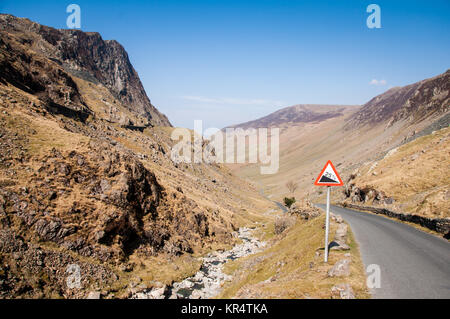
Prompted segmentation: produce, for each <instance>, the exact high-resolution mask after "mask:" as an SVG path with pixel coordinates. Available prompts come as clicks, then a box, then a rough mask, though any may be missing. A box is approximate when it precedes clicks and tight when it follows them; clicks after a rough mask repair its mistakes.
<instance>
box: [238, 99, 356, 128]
mask: <svg viewBox="0 0 450 319" xmlns="http://www.w3.org/2000/svg"><path fill="white" fill-rule="evenodd" d="M352 107H353V106H348V105H319V104H299V105H293V106H289V107H285V108H283V109H281V110H278V111H276V112H274V113H271V114H269V115H267V116H264V117H261V118H259V119H257V120H253V121H249V122H245V123H242V124H237V125H234V126H231V127H234V128H243V129H247V128H261V127H267V128H268V127H279V126H292V125H297V124H300V123H313V122H321V121H324V120H327V119H331V118H336V117H340V116H342V115H343V113H344V111H346V110H348V109H350V108H352Z"/></svg>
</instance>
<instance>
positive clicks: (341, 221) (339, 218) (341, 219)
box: [335, 215, 344, 224]
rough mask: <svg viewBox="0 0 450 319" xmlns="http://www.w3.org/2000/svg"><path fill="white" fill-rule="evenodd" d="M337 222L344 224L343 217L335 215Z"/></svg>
mask: <svg viewBox="0 0 450 319" xmlns="http://www.w3.org/2000/svg"><path fill="white" fill-rule="evenodd" d="M335 221H336V223H338V224H342V223H343V222H344V219H343V218H342V217H341V215H335Z"/></svg>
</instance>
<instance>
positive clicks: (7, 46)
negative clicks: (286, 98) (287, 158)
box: [0, 15, 274, 298]
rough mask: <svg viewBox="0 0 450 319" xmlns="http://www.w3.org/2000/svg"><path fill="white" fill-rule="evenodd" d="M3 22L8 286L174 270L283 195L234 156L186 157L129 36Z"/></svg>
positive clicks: (1, 203)
mask: <svg viewBox="0 0 450 319" xmlns="http://www.w3.org/2000/svg"><path fill="white" fill-rule="evenodd" d="M0 24H1V29H0V66H1V67H0V154H1V157H0V185H1V187H0V298H12V297H28V298H38V297H47V298H48V297H54V298H60V297H69V298H72V297H76V298H83V297H86V296H87V294H88V292H89V291H92V290H97V291H99V292H101V294H102V295H103V296H104V297H108V298H112V297H129V296H131V295H132V293H135V292H136V290H137V289H138V288H136V287H137V285H138V284H139V287H140V288H139V289H147V288H151V287H152V286H154V285H161V284H171V283H172V282H173V281H174V280H180V279H182V278H185V277H187V276H190V275H191V274H192V273H195V272H196V271H197V270H198V268H199V267H200V264H201V263H200V262H199V260H198V259H197V258H198V257H199V256H201V255H203V254H205V253H206V252H208V251H211V250H213V249H218V248H225V247H229V246H230V245H233V244H234V243H235V242H236V240H237V239H236V238H235V237H233V235H232V233H233V232H234V231H235V230H236V229H237V228H239V227H240V226H242V225H246V224H248V223H252V222H253V221H255V220H259V221H263V220H265V217H263V216H261V215H260V212H263V211H267V210H268V209H270V208H274V205H273V204H272V203H270V202H269V201H267V200H266V199H264V198H263V197H261V196H260V195H259V193H258V192H257V190H256V189H254V188H253V187H252V186H250V185H248V184H246V183H245V182H243V181H241V180H240V179H238V178H235V177H234V176H232V175H231V174H230V172H229V170H228V169H227V168H226V167H223V166H220V165H203V164H198V165H192V164H174V163H173V162H172V160H171V159H170V150H171V146H172V144H173V143H174V142H173V141H172V140H171V139H170V133H171V131H172V128H171V127H168V126H169V125H170V123H169V122H168V121H167V120H166V119H165V117H164V116H163V115H161V114H160V113H159V112H158V111H157V110H156V109H155V108H154V107H153V106H151V104H150V102H149V100H148V98H147V96H146V94H145V92H144V91H143V88H142V85H141V84H140V81H139V78H138V77H137V74H136V72H135V71H134V70H133V68H132V66H131V65H130V64H129V61H128V58H127V56H126V53H125V51H124V50H123V48H122V47H121V46H120V45H118V44H117V43H116V42H111V41H103V40H101V38H100V36H99V35H98V34H92V33H83V32H80V31H67V30H55V29H51V28H47V27H44V26H41V25H39V24H37V23H33V22H30V21H28V20H26V19H17V18H14V17H12V16H9V15H1V16H0ZM159 125H163V126H165V127H160V126H159ZM71 265H76V266H78V267H79V269H80V271H81V287H75V288H74V287H70V286H68V281H67V276H68V275H69V274H68V273H67V272H68V271H69V268H70V267H72V268H73V266H71ZM68 267H69V268H68ZM72 268H70V269H72ZM154 269H161V271H153V270H154ZM69 272H70V271H69ZM144 279H145V280H144Z"/></svg>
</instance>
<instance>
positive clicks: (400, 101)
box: [346, 70, 450, 129]
mask: <svg viewBox="0 0 450 319" xmlns="http://www.w3.org/2000/svg"><path fill="white" fill-rule="evenodd" d="M449 105H450V70H447V72H445V73H443V74H440V75H438V76H435V77H433V78H431V79H426V80H423V81H420V82H417V83H413V84H411V85H408V86H404V87H396V88H392V89H390V90H388V91H387V92H385V93H383V94H380V95H378V96H376V97H374V98H373V99H372V100H370V101H369V102H367V103H366V104H364V106H363V107H362V108H361V109H360V110H359V111H358V112H356V113H355V114H354V115H353V116H352V117H350V118H349V119H348V122H347V125H346V128H347V129H351V128H355V127H363V126H364V125H369V124H370V125H376V124H380V123H387V126H392V125H393V124H394V123H396V122H399V121H405V122H406V123H408V124H415V123H418V122H420V121H422V120H425V119H427V118H428V117H430V116H439V115H441V114H444V113H446V112H448V111H449Z"/></svg>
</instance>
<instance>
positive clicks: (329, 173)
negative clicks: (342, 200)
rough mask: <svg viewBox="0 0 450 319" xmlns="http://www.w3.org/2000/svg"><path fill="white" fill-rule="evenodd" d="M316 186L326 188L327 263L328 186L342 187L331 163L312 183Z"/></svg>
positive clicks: (329, 162)
mask: <svg viewBox="0 0 450 319" xmlns="http://www.w3.org/2000/svg"><path fill="white" fill-rule="evenodd" d="M314 185H316V186H327V215H326V218H325V255H324V261H325V262H328V232H329V229H330V186H342V185H344V183H343V182H342V179H341V177H340V176H339V174H338V172H337V171H336V168H335V167H334V165H333V163H331V161H328V162H327V163H326V164H325V166H324V167H323V169H322V171H321V172H320V174H319V176H318V177H317V179H316V181H315V182H314Z"/></svg>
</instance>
